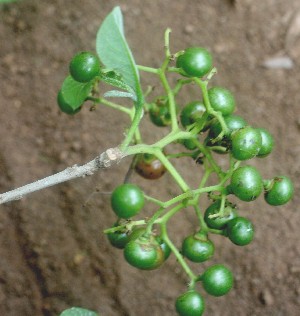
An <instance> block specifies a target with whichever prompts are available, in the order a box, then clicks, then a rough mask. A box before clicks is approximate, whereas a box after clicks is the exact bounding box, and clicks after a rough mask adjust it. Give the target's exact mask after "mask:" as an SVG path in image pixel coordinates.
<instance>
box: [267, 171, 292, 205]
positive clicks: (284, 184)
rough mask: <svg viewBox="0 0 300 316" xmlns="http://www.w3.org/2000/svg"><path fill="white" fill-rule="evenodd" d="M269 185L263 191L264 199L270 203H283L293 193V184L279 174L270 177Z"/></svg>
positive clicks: (288, 199)
mask: <svg viewBox="0 0 300 316" xmlns="http://www.w3.org/2000/svg"><path fill="white" fill-rule="evenodd" d="M271 184H272V185H271V187H270V188H269V189H268V190H267V191H266V192H265V200H266V202H267V203H268V204H270V205H274V206H277V205H283V204H286V203H287V202H289V201H290V200H291V198H292V197H293V195H294V186H293V183H292V181H291V179H290V178H288V177H286V176H279V177H275V178H274V179H272V182H271Z"/></svg>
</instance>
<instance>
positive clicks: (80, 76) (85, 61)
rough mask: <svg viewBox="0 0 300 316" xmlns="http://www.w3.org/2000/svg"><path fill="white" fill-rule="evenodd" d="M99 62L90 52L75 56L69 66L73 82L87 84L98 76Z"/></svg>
mask: <svg viewBox="0 0 300 316" xmlns="http://www.w3.org/2000/svg"><path fill="white" fill-rule="evenodd" d="M100 69H101V67H100V62H99V59H98V58H97V56H95V55H94V54H92V53H90V52H80V53H78V54H76V55H75V56H74V57H73V58H72V60H71V62H70V66H69V71H70V74H71V76H72V77H73V79H74V80H76V81H78V82H89V81H91V80H92V79H94V78H95V77H96V76H98V75H99V74H100Z"/></svg>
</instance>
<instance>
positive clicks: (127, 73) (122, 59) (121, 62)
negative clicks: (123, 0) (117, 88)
mask: <svg viewBox="0 0 300 316" xmlns="http://www.w3.org/2000/svg"><path fill="white" fill-rule="evenodd" d="M96 50H97V53H98V55H99V58H100V60H101V62H102V63H103V64H104V65H105V67H107V68H109V69H113V70H115V71H116V72H117V73H119V74H121V75H122V79H123V81H124V82H125V83H126V84H127V85H129V86H130V87H131V88H132V89H133V90H134V91H135V92H137V93H139V92H140V90H141V89H140V83H139V73H138V70H137V66H136V64H135V61H134V58H133V55H132V53H131V50H130V48H129V46H128V44H127V41H126V38H125V35H124V28H123V16H122V12H121V9H120V7H115V8H114V9H113V11H112V12H111V13H110V14H109V15H108V16H107V17H106V18H105V20H104V21H103V23H102V25H101V27H100V29H99V30H98V33H97V39H96Z"/></svg>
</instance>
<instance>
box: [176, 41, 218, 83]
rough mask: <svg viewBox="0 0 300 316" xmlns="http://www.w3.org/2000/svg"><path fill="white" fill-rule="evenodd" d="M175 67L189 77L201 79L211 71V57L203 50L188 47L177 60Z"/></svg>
mask: <svg viewBox="0 0 300 316" xmlns="http://www.w3.org/2000/svg"><path fill="white" fill-rule="evenodd" d="M176 67H178V68H182V70H183V71H184V73H185V74H186V75H187V76H189V77H203V76H205V75H206V74H208V73H209V71H210V70H211V69H212V56H211V54H210V53H209V52H208V51H207V50H206V49H205V48H202V47H190V48H187V49H186V50H185V51H184V53H183V54H182V55H180V56H179V57H178V58H177V61H176Z"/></svg>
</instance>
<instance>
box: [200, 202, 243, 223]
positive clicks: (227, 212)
mask: <svg viewBox="0 0 300 316" xmlns="http://www.w3.org/2000/svg"><path fill="white" fill-rule="evenodd" d="M220 207H221V201H216V202H214V203H213V204H211V205H210V206H209V207H208V208H207V209H206V211H205V213H204V220H205V223H206V224H207V226H208V227H210V228H213V229H223V228H225V226H226V225H227V223H228V222H229V221H230V220H232V219H233V218H235V217H236V216H237V213H236V211H235V210H234V209H233V208H232V207H231V206H230V205H227V206H226V205H225V208H224V215H223V216H218V217H211V216H213V215H215V214H217V213H219V212H220Z"/></svg>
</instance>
